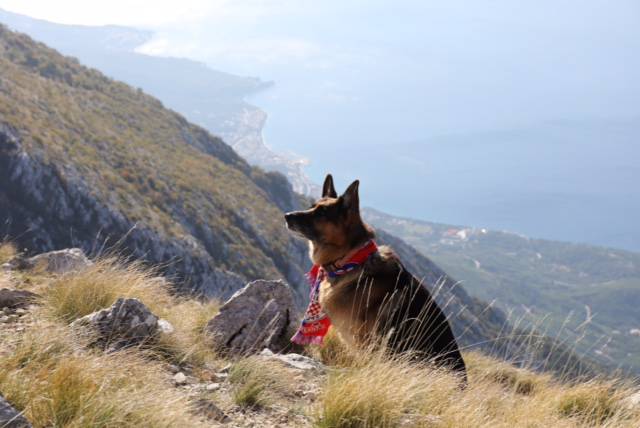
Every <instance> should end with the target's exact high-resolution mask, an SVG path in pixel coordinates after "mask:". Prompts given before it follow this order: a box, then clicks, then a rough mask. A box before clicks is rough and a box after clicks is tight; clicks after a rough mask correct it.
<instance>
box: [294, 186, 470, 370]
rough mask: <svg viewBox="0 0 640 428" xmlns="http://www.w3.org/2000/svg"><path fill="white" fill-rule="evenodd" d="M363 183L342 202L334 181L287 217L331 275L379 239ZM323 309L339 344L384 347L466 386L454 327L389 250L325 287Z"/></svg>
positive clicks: (325, 283) (382, 249) (322, 288)
mask: <svg viewBox="0 0 640 428" xmlns="http://www.w3.org/2000/svg"><path fill="white" fill-rule="evenodd" d="M358 185H359V182H358V181H355V182H353V183H352V184H351V185H350V186H349V188H348V189H347V190H346V191H345V193H344V194H343V195H341V196H338V195H337V193H336V191H335V188H334V185H333V179H332V177H331V175H327V178H326V180H325V182H324V186H323V191H322V198H321V199H320V200H318V201H317V202H316V203H315V204H314V205H313V206H312V207H311V208H309V209H307V210H304V211H296V212H291V213H288V214H286V215H285V219H286V222H287V226H288V227H289V229H290V230H292V231H294V232H297V233H299V234H301V235H302V236H304V237H305V238H307V239H308V240H309V241H310V256H311V259H312V260H313V262H314V263H315V264H317V265H320V266H323V267H324V269H326V270H327V271H331V270H333V269H335V266H338V265H340V263H341V262H344V261H346V260H348V259H349V258H350V257H351V256H352V255H353V254H354V252H355V251H357V250H358V249H359V248H361V246H362V245H363V244H365V243H366V242H368V241H369V240H370V239H372V238H373V237H374V233H373V230H372V229H371V228H370V227H369V226H368V225H367V224H365V223H364V222H363V221H362V218H361V217H360V207H359V196H358ZM320 303H321V305H322V307H323V308H324V310H325V311H326V312H327V314H328V315H329V318H330V319H331V322H332V325H333V326H334V328H336V330H337V331H338V333H339V334H340V336H341V337H342V338H343V339H344V340H346V341H347V342H350V343H352V344H353V345H365V344H368V343H371V340H381V341H384V342H385V343H386V344H387V346H389V348H391V349H392V350H394V351H396V352H401V353H404V352H409V353H411V354H412V355H413V356H417V357H418V358H421V359H426V360H429V361H432V362H434V363H436V364H438V365H445V366H448V367H450V368H452V369H454V370H456V371H458V372H460V373H461V375H462V376H463V377H464V378H466V369H465V364H464V361H463V359H462V356H461V354H460V350H459V349H458V345H457V343H456V340H455V338H454V336H453V333H452V331H451V327H450V326H449V323H448V321H447V319H446V317H445V315H444V313H443V312H442V310H441V309H440V308H439V307H438V305H437V304H436V303H435V301H434V300H433V298H432V296H431V294H430V293H429V291H428V290H427V289H426V288H425V287H423V286H422V284H421V283H420V281H418V280H417V279H416V278H415V277H414V276H413V275H411V273H409V272H407V270H406V269H405V268H404V266H403V265H402V263H401V262H400V260H399V259H398V257H397V256H396V255H395V254H394V253H393V251H392V250H391V249H390V248H388V247H385V246H382V247H380V248H379V251H378V252H377V253H375V254H373V255H372V256H370V257H369V259H368V260H367V261H366V262H365V263H364V264H363V265H362V266H361V267H360V268H358V269H355V270H353V271H351V272H349V273H347V274H345V275H342V276H337V277H335V278H329V277H327V278H326V279H325V280H324V281H323V282H322V284H321V286H320Z"/></svg>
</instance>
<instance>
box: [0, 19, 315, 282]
mask: <svg viewBox="0 0 640 428" xmlns="http://www.w3.org/2000/svg"><path fill="white" fill-rule="evenodd" d="M0 58H1V59H0V166H1V168H0V176H1V183H2V185H1V186H0V202H1V209H0V224H2V228H3V230H2V232H1V233H3V234H5V235H8V236H10V237H11V238H13V239H14V240H16V241H17V242H18V243H19V244H20V245H21V246H23V247H25V248H27V249H28V250H29V251H32V252H40V251H47V250H51V249H55V248H62V247H67V246H71V245H73V246H80V247H82V248H84V249H85V250H87V251H90V252H91V251H93V252H95V251H99V250H100V249H102V248H103V247H104V246H107V247H110V246H114V245H115V246H116V248H118V249H120V250H122V251H123V252H124V253H125V254H127V255H132V256H134V257H137V258H142V259H145V260H148V261H149V262H152V263H161V264H163V265H164V266H166V271H167V273H168V274H170V275H173V276H174V277H176V278H177V279H178V283H180V284H181V285H182V287H184V288H185V290H187V289H188V290H194V291H196V292H198V293H202V294H206V295H213V294H218V295H228V294H229V292H230V291H232V290H233V289H235V288H237V287H238V286H239V285H240V284H242V283H243V282H244V281H245V280H249V279H255V278H260V277H263V278H284V279H286V280H288V281H289V282H291V283H292V284H303V283H304V280H303V273H302V272H303V269H304V267H305V266H304V263H300V260H295V259H296V257H293V258H292V257H291V254H292V253H293V254H299V255H302V254H304V251H305V250H304V245H303V244H302V243H300V242H298V241H296V240H294V239H293V238H291V237H290V236H289V234H288V233H287V232H286V230H285V228H284V226H283V221H282V211H283V210H289V209H292V208H293V207H294V206H297V204H298V196H297V195H295V194H294V193H293V191H292V189H291V186H290V185H289V184H288V182H287V181H286V179H284V177H282V176H279V175H278V174H273V173H265V172H263V171H261V170H258V169H255V168H252V167H251V166H249V165H248V164H247V163H246V162H245V161H244V160H243V159H242V158H240V157H239V156H238V155H237V154H236V153H235V152H234V151H233V150H232V149H231V148H230V147H229V146H227V145H226V144H224V143H223V142H222V141H221V140H219V139H218V138H215V137H213V136H211V135H209V134H208V133H207V132H206V131H204V130H202V129H201V128H198V127H196V126H193V125H191V124H189V123H188V122H186V121H185V120H184V119H183V118H182V117H180V116H179V115H177V114H175V113H173V112H171V111H169V110H167V109H165V108H163V107H162V105H161V103H159V102H158V101H157V100H155V99H153V98H151V97H149V96H147V95H145V94H143V93H142V92H140V91H136V90H133V89H132V88H130V87H128V86H126V85H123V84H121V83H117V82H114V81H112V80H110V79H108V78H106V77H104V76H103V75H101V74H100V73H98V72H96V71H94V70H90V69H87V68H85V67H82V66H80V65H79V64H78V63H77V62H75V61H74V60H71V59H68V58H64V57H62V56H61V55H59V54H57V53H56V52H54V51H52V50H50V49H48V48H46V47H45V46H43V45H40V44H37V43H35V42H33V41H32V40H31V39H29V38H28V37H26V36H24V35H20V34H17V33H13V32H11V31H8V30H6V29H5V28H3V27H1V28H0ZM292 259H293V260H292ZM230 271H233V272H235V273H230Z"/></svg>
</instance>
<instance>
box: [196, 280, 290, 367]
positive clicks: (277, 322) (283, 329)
mask: <svg viewBox="0 0 640 428" xmlns="http://www.w3.org/2000/svg"><path fill="white" fill-rule="evenodd" d="M294 313H295V304H294V297H293V292H292V291H291V288H289V286H288V285H287V284H286V283H284V282H282V281H265V280H258V281H253V282H250V283H249V284H247V285H246V286H245V287H244V288H243V289H241V290H239V291H237V292H236V293H235V294H234V295H233V296H231V298H230V299H229V300H227V302H226V303H225V304H224V305H223V306H222V307H221V308H220V312H219V313H218V314H217V315H216V316H215V317H213V318H212V319H211V320H210V321H209V323H208V324H207V327H206V332H207V334H208V336H209V337H210V338H211V340H212V343H213V346H214V347H215V348H217V349H219V350H223V351H227V352H229V353H233V354H250V353H255V352H258V351H260V350H262V349H263V348H269V349H271V350H274V351H279V350H281V349H283V348H284V347H286V346H287V344H288V343H289V335H290V334H292V330H293V328H294V327H295V324H294V322H293V318H294Z"/></svg>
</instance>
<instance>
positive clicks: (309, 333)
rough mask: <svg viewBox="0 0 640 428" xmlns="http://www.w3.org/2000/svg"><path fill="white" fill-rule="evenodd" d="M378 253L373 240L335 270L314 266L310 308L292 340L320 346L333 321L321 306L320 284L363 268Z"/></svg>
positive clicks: (311, 274)
mask: <svg viewBox="0 0 640 428" xmlns="http://www.w3.org/2000/svg"><path fill="white" fill-rule="evenodd" d="M377 251H378V247H377V245H376V243H375V242H374V241H373V240H371V241H368V242H367V243H366V244H365V245H363V246H362V247H361V248H359V249H358V250H357V251H356V252H355V253H354V254H353V255H352V256H351V257H349V259H348V260H346V261H345V262H344V263H340V265H339V266H335V267H336V269H335V270H326V269H325V268H324V267H322V266H319V265H313V267H312V268H311V270H310V271H309V273H308V274H307V277H308V278H309V283H310V284H311V291H310V292H309V306H308V307H307V311H306V312H305V314H304V318H303V319H302V324H301V325H300V327H299V328H298V331H297V332H296V334H295V335H294V336H293V337H292V338H291V341H292V342H293V343H297V344H298V345H309V344H314V345H319V344H321V343H322V340H323V339H324V336H325V335H326V334H327V332H328V331H329V327H330V326H331V320H330V319H329V317H328V316H327V314H326V313H325V312H324V310H323V309H322V306H321V305H320V284H321V283H322V281H323V280H324V279H325V277H327V276H328V277H330V278H335V277H337V276H340V275H345V274H347V273H349V272H351V271H352V270H354V269H356V268H358V267H359V266H361V265H362V264H363V263H364V262H365V261H366V260H367V259H368V258H369V257H370V256H371V255H372V254H374V253H375V252H377Z"/></svg>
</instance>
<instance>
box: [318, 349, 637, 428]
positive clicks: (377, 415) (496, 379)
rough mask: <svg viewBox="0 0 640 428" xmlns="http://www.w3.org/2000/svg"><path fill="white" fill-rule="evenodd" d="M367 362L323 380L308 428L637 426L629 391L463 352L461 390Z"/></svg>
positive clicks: (403, 368)
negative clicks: (465, 374) (465, 372)
mask: <svg viewBox="0 0 640 428" xmlns="http://www.w3.org/2000/svg"><path fill="white" fill-rule="evenodd" d="M371 355H372V354H363V355H361V356H360V358H359V359H358V361H359V362H358V364H356V365H354V366H352V367H347V368H337V369H334V370H333V371H332V372H331V373H330V375H329V378H328V380H327V384H326V385H325V388H324V390H323V393H322V395H321V396H320V400H319V402H318V405H317V407H316V409H315V413H314V424H315V426H317V427H320V428H365V427H398V426H411V427H414V426H416V427H431V426H442V427H513V426H539V427H546V426H553V427H579V426H607V427H627V426H628V427H637V426H640V409H636V410H630V409H629V408H628V406H626V405H625V404H624V403H626V402H627V401H626V400H627V399H628V397H629V396H630V395H632V394H633V393H634V392H635V390H634V389H633V388H630V387H628V386H624V385H621V384H616V383H613V382H605V381H593V382H592V383H582V384H576V385H567V384H562V383H560V382H555V381H553V380H552V379H551V378H550V377H549V376H547V375H538V374H535V373H532V372H529V371H527V370H524V369H516V368H513V367H511V366H509V365H507V364H505V363H500V362H497V361H495V360H493V359H490V358H488V357H484V356H482V355H480V354H476V353H469V354H467V355H465V357H466V360H467V364H468V367H469V385H468V386H467V388H465V389H460V388H459V387H458V383H457V380H456V378H454V377H453V375H452V374H450V373H447V372H446V371H443V370H434V369H433V368H431V367H420V366H417V365H415V364H410V363H408V362H407V361H405V360H403V359H398V358H395V359H393V358H388V357H385V356H384V355H382V354H377V355H374V356H373V357H372V356H371Z"/></svg>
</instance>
